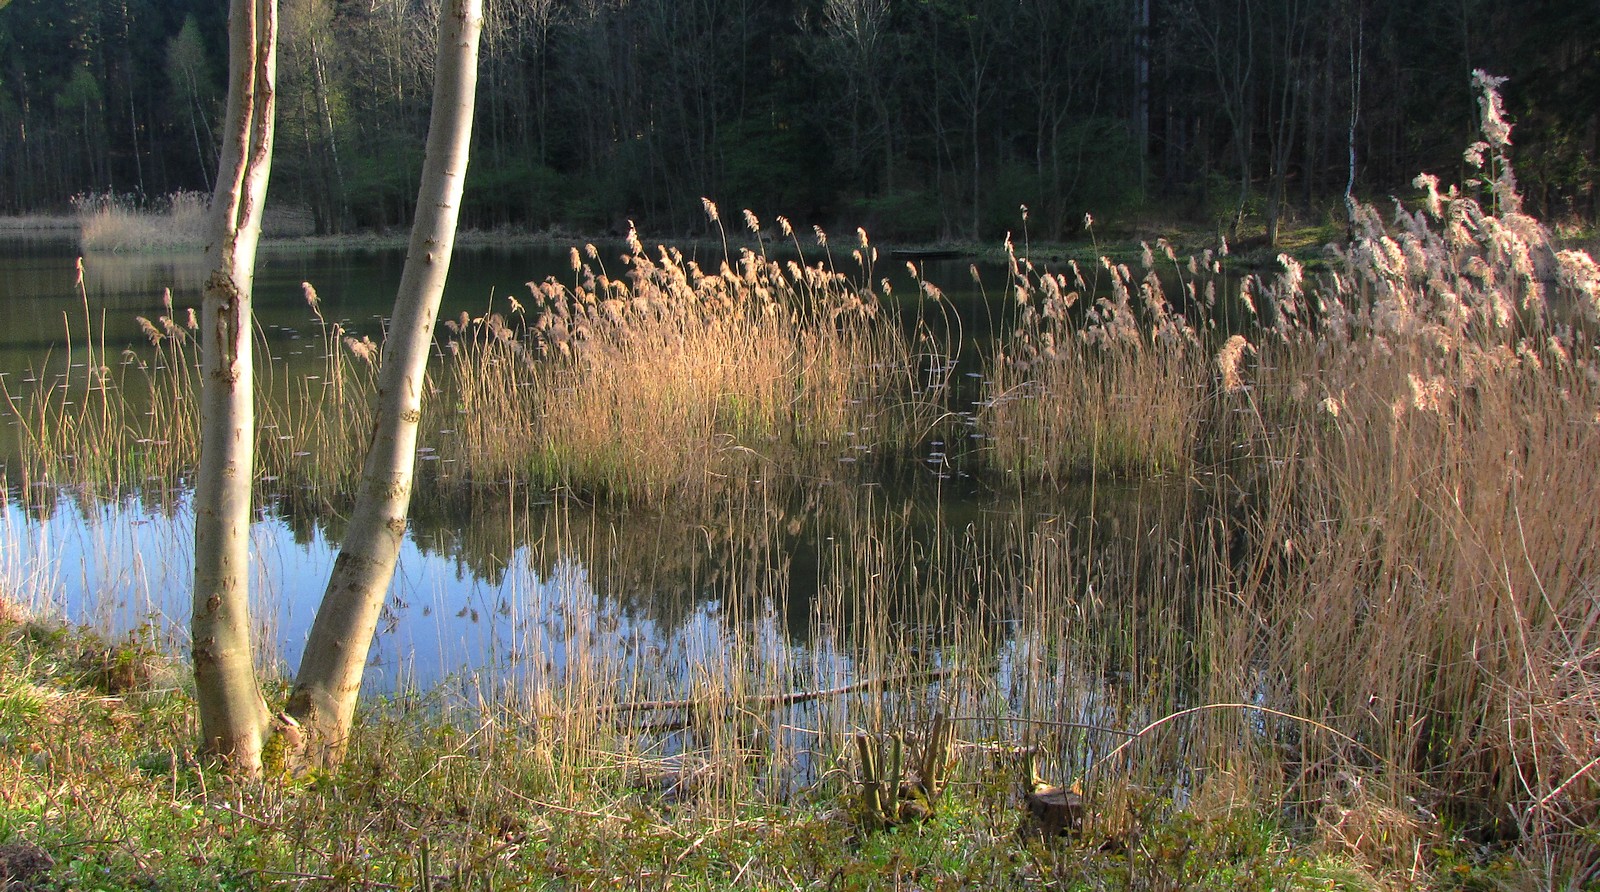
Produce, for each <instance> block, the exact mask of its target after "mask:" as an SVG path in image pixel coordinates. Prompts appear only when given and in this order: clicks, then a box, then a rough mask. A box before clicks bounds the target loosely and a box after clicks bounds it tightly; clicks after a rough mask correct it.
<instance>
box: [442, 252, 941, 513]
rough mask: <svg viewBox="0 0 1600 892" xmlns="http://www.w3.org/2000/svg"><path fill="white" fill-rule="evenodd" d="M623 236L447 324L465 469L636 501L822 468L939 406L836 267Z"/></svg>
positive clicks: (883, 319)
mask: <svg viewBox="0 0 1600 892" xmlns="http://www.w3.org/2000/svg"><path fill="white" fill-rule="evenodd" d="M630 248H631V250H630V252H629V253H628V254H627V255H625V256H624V258H623V265H624V269H623V272H622V274H621V275H620V276H617V277H612V276H610V275H608V274H607V273H606V271H605V269H604V267H603V265H600V264H599V263H598V260H597V257H598V252H596V251H594V250H593V249H592V248H590V249H589V257H588V259H587V260H585V259H583V258H581V257H580V256H579V254H578V252H577V250H576V249H574V250H573V276H574V279H573V282H572V283H571V284H570V285H568V284H565V283H562V282H559V281H556V280H555V279H554V278H551V279H548V280H546V281H544V282H540V283H529V287H530V290H531V292H532V297H531V301H530V303H529V305H528V306H527V307H526V308H524V307H523V306H522V305H521V304H520V303H519V302H516V301H513V302H512V304H513V306H512V311H511V315H510V317H509V319H508V318H507V317H504V316H501V315H498V314H494V313H490V314H487V315H485V316H482V317H478V318H472V317H470V316H468V315H467V314H463V315H462V317H461V318H460V319H459V320H454V321H451V322H447V323H446V325H447V327H449V328H450V330H451V331H452V332H453V333H454V334H455V335H456V336H457V337H456V339H455V340H454V341H453V342H452V343H451V344H450V362H449V365H448V369H449V374H448V376H447V383H446V387H447V389H448V392H449V394H450V396H451V398H453V399H454V401H455V410H456V415H457V417H456V418H454V419H452V420H449V421H448V422H447V423H446V425H445V426H446V427H447V428H453V429H454V431H455V435H454V437H453V440H452V441H450V442H448V443H447V444H446V445H445V447H444V452H445V453H447V454H448V455H449V456H450V457H452V458H457V459H459V461H460V462H461V463H462V465H463V466H465V467H470V470H471V473H473V474H474V475H476V476H478V477H479V478H480V479H490V480H494V479H508V478H514V479H520V480H531V481H533V482H535V483H538V484H547V485H548V484H557V485H562V486H569V487H573V488H576V489H579V490H582V491H591V492H595V491H604V492H608V493H610V494H612V495H614V496H620V497H622V498H624V499H629V500H637V501H647V502H651V501H657V500H659V499H661V498H663V497H665V496H667V495H686V494H694V493H703V492H712V491H716V490H718V489H720V488H722V487H723V485H724V483H725V482H726V481H729V480H742V479H747V478H753V477H761V476H763V475H767V476H772V477H787V476H792V475H794V474H796V473H797V472H801V473H803V470H802V469H804V468H806V467H808V466H811V467H814V466H816V465H818V464H819V463H822V464H824V465H825V466H833V467H837V464H838V462H839V457H840V455H841V454H848V453H850V451H851V449H852V447H860V450H861V452H864V453H873V452H876V453H879V454H883V453H888V454H890V455H893V454H894V453H896V452H897V451H902V450H905V449H908V448H909V447H910V446H911V445H914V444H915V443H916V442H917V440H918V438H919V437H920V436H921V435H922V434H923V433H924V432H925V431H926V430H928V429H929V428H931V427H932V426H933V424H934V423H935V422H936V419H937V418H938V417H939V415H940V412H941V394H940V392H939V389H938V388H919V384H918V382H919V378H920V375H921V365H922V363H923V362H924V360H923V358H922V357H920V356H919V355H917V354H916V353H915V352H914V351H913V347H912V342H911V339H910V338H909V337H908V336H907V335H906V334H905V333H904V332H903V331H902V330H901V328H900V326H899V323H898V321H897V320H895V319H894V318H893V317H892V315H890V314H888V313H886V311H885V309H884V307H883V305H882V303H881V302H880V300H879V298H878V296H877V295H876V294H875V293H874V292H873V291H872V290H871V289H870V288H867V287H864V286H861V285H858V284H857V283H856V282H855V281H854V280H853V279H851V278H850V277H847V276H845V275H843V274H839V273H836V272H834V271H832V270H831V269H829V268H828V266H826V265H825V264H823V263H817V264H813V265H806V264H805V262H804V261H803V260H797V261H788V262H786V263H780V262H778V261H775V260H771V259H769V258H768V257H766V256H765V255H764V254H762V253H758V252H755V251H751V250H748V249H746V250H744V251H742V252H741V254H740V256H739V258H738V260H737V261H736V262H731V263H730V262H723V263H722V264H721V266H720V268H719V269H717V270H715V271H709V272H708V271H706V270H703V269H702V268H701V267H700V265H699V264H698V263H697V262H695V261H693V260H687V259H686V258H685V257H684V256H683V254H682V253H681V252H680V251H678V250H676V249H667V248H661V249H658V251H657V252H656V254H655V256H654V258H652V257H651V256H650V255H649V254H647V253H646V252H645V251H644V250H643V247H642V245H640V244H639V242H638V239H637V237H636V236H635V237H633V238H632V239H631V246H630ZM870 250H871V249H870V247H869V246H867V245H866V244H863V245H862V248H861V251H870ZM858 254H859V252H858ZM524 333H525V336H524ZM852 458H853V455H852ZM828 472H831V468H829V469H828Z"/></svg>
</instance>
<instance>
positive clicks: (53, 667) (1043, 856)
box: [0, 623, 1463, 890]
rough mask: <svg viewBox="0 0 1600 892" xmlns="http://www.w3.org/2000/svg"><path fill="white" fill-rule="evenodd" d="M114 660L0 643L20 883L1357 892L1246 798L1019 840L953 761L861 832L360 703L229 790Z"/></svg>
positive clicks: (73, 649) (151, 672)
mask: <svg viewBox="0 0 1600 892" xmlns="http://www.w3.org/2000/svg"><path fill="white" fill-rule="evenodd" d="M125 646H126V645H115V646H110V647H108V646H107V645H105V644H104V643H102V642H100V641H98V640H96V639H93V638H91V637H85V636H81V635H79V634H76V633H73V632H70V631H50V630H45V629H42V628H40V627H38V626H29V625H21V624H16V623H7V624H6V625H4V626H0V669H3V672H0V679H3V680H0V790H3V791H4V792H3V793H0V851H4V847H6V846H8V845H11V846H21V845H33V846H37V847H39V848H40V849H42V850H43V851H44V852H46V853H48V854H49V855H50V857H51V858H52V859H53V860H54V862H55V866H54V868H53V869H52V870H51V871H50V872H49V874H48V877H47V878H41V877H34V878H31V880H30V881H31V882H34V883H35V887H36V888H63V889H66V888H71V889H106V890H120V889H128V890H146V889H152V888H159V889H180V888H181V889H259V888H273V887H277V886H279V885H284V884H288V885H291V886H294V887H297V888H319V889H320V888H387V887H397V888H402V889H442V888H460V889H480V888H496V889H515V888H550V887H552V886H553V887H558V888H566V887H574V886H575V887H581V888H590V887H596V886H605V887H611V886H622V887H626V888H636V887H642V888H681V889H723V888H804V887H811V886H815V885H823V886H829V887H832V888H840V889H880V888H897V887H902V888H903V887H905V886H908V885H914V886H917V887H919V888H974V889H977V888H1018V889H1022V888H1028V889H1033V888H1040V887H1041V886H1045V887H1049V888H1062V889H1100V888H1151V889H1155V888H1210V889H1218V890H1222V889H1263V890H1265V889H1286V888H1294V889H1326V888H1349V889H1356V888H1372V887H1373V886H1374V875H1373V874H1371V873H1370V872H1368V870H1367V868H1365V867H1363V866H1362V865H1360V864H1359V863H1358V862H1357V861H1354V860H1352V859H1351V858H1349V857H1348V856H1343V855H1340V854H1336V853H1332V852H1329V851H1327V850H1326V847H1324V846H1321V845H1320V844H1319V843H1318V842H1317V841H1316V839H1315V836H1314V834H1313V833H1308V832H1307V828H1304V827H1302V828H1299V829H1296V828H1294V827H1293V826H1292V825H1291V824H1289V823H1288V822H1287V821H1285V820H1284V818H1283V817H1282V815H1281V810H1279V809H1276V808H1275V807H1273V806H1271V805H1268V804H1264V803H1257V802H1229V803H1226V804H1225V805H1224V804H1218V803H1217V802H1213V801H1211V800H1205V801H1201V800H1199V799H1196V801H1195V802H1194V803H1193V804H1192V805H1191V806H1190V807H1187V808H1179V807H1176V806H1174V805H1173V803H1172V802H1171V801H1170V800H1167V799H1162V798H1160V797H1157V796H1153V795H1150V794H1138V795H1136V796H1132V797H1125V799H1126V801H1127V802H1129V803H1131V804H1129V805H1126V806H1125V808H1126V810H1127V811H1128V812H1129V815H1130V817H1129V818H1127V819H1124V820H1123V821H1122V823H1121V825H1119V826H1111V825H1110V824H1109V823H1108V824H1107V826H1105V827H1102V828H1100V829H1099V830H1097V831H1096V832H1095V833H1093V834H1085V835H1084V836H1082V837H1079V838H1075V839H1062V840H1040V839H1037V838H1030V837H1028V836H1027V835H1026V834H1021V833H1019V832H1018V830H1019V827H1020V826H1021V825H1022V823H1023V822H1022V816H1021V812H1020V811H1019V809H1018V808H1017V806H1016V803H1015V792H1014V789H1013V788H1014V787H1015V783H1014V779H1015V775H1014V771H1013V770H1011V769H1001V768H996V767H993V766H992V764H990V763H989V761H988V760H987V759H970V758H969V759H964V760H962V768H961V770H960V771H959V772H958V774H957V776H956V784H955V787H954V788H953V789H952V790H951V791H950V793H949V795H948V797H947V799H946V801H945V803H944V804H945V808H944V809H943V811H941V813H940V814H939V815H937V816H936V817H935V818H934V819H932V820H930V821H928V822H926V823H923V824H916V825H906V826H902V827H899V828H895V829H891V830H888V831H883V832H867V831H865V830H864V829H863V828H862V827H861V826H860V825H859V824H858V823H856V821H855V820H854V819H852V818H851V817H850V814H851V809H850V807H849V802H848V800H849V797H850V796H851V795H852V793H851V784H850V783H849V782H848V780H847V774H844V773H837V774H835V773H830V775H829V776H827V777H825V778H824V779H823V780H821V781H819V782H817V783H815V784H814V785H813V786H811V787H808V788H805V789H802V790H800V791H798V792H796V793H795V794H794V795H792V796H790V797H788V798H786V799H781V800H779V799H773V798H771V797H763V796H761V795H759V793H756V792H750V793H747V794H746V795H745V796H742V797H734V798H733V799H730V800H728V801H721V802H707V801H704V800H702V799H699V798H696V796H694V795H690V796H677V795H672V794H670V793H668V792H667V791H664V790H663V789H662V788H660V787H659V786H655V785H653V784H650V783H642V782H641V777H642V775H641V774H640V773H639V772H638V771H637V770H631V769H618V768H611V769H607V768H605V767H603V765H601V764H600V763H599V762H595V763H593V764H590V765H588V766H581V765H567V766H558V767H557V769H556V771H555V772H554V773H552V772H551V771H550V766H549V765H548V763H545V762H544V761H543V760H542V759H541V758H539V753H541V752H543V751H544V748H543V747H542V746H541V745H540V744H539V743H537V742H536V741H534V740H532V736H533V735H536V732H535V731H534V730H533V729H529V728H527V727H520V726H518V725H516V724H514V723H511V722H509V721H508V719H507V717H506V716H504V715H500V716H498V717H497V715H496V713H494V712H493V711H491V712H490V713H488V714H487V715H485V714H481V713H456V714H453V715H446V714H441V713H439V712H437V711H430V710H429V709H427V708H426V707H427V704H426V703H425V702H419V701H417V700H416V699H414V698H406V697H402V698H397V699H394V700H390V701H387V702H382V703H376V704H372V705H371V706H369V707H368V709H367V710H366V711H365V715H364V718H363V720H362V722H361V723H360V726H359V729H358V731H357V737H356V740H355V741H354V742H353V746H352V750H351V758H350V759H349V761H348V762H347V764H346V765H345V766H344V768H342V769H341V770H340V771H339V772H338V773H337V774H336V775H331V776H316V777H312V778H306V779H301V780H299V781H293V782H287V783H269V784H265V785H251V786H241V785H238V784H236V783H235V782H234V781H232V780H231V779H230V778H229V777H228V776H226V775H225V774H223V773H221V772H219V771H218V770H217V769H216V768H214V767H212V766H207V765H202V764H199V763H197V762H196V761H195V759H194V757H193V754H192V746H193V742H194V739H195V729H194V727H193V718H192V715H193V711H192V704H191V702H190V699H189V695H188V692H187V691H186V690H185V689H184V688H183V687H182V686H181V685H177V686H174V684H173V680H174V679H175V678H176V677H177V674H176V673H174V672H173V668H174V667H171V666H166V665H162V664H160V663H155V662H151V663H147V664H146V668H145V670H144V671H143V673H142V674H141V675H139V676H138V678H137V679H131V680H130V684H128V685H127V686H119V687H117V688H115V690H116V693H109V692H108V691H107V689H106V688H105V687H102V686H97V685H96V683H95V681H94V677H93V674H92V673H88V674H86V673H85V671H84V668H83V667H84V666H85V665H90V664H95V663H97V662H100V661H103V660H104V659H105V658H106V655H107V654H108V653H114V652H116V651H117V650H118V649H119V648H122V647H125ZM135 650H138V651H140V652H141V653H142V649H141V646H138V645H135ZM113 659H115V658H114V657H113ZM141 659H142V657H141ZM419 710H420V711H419ZM634 768H635V769H636V768H637V766H635V767H634ZM1458 857H1460V856H1458ZM1450 863H1451V864H1456V863H1463V862H1460V861H1455V862H1450Z"/></svg>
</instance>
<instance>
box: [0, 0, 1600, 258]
mask: <svg viewBox="0 0 1600 892" xmlns="http://www.w3.org/2000/svg"><path fill="white" fill-rule="evenodd" d="M224 6H225V4H218V3H210V2H201V0H14V2H10V3H8V4H7V5H5V6H4V7H3V9H0V212H4V213H13V214H15V213H20V212H41V211H59V210H64V209H66V208H67V206H68V204H69V202H70V201H71V200H72V199H73V198H74V196H79V197H81V196H101V197H104V196H107V195H111V196H116V197H118V198H119V199H121V200H125V201H128V202H131V203H135V204H147V203H159V202H160V201H161V200H163V199H164V197H165V196H167V195H169V194H170V193H172V192H174V191H176V190H208V189H210V187H211V183H210V182H209V178H210V177H211V176H212V173H211V172H212V171H214V170H215V167H216V157H215V153H216V147H217V144H218V142H219V135H218V134H217V132H216V126H215V124H216V119H217V117H218V116H219V115H220V113H221V105H222V99H223V97H224V94H225V92H226V90H225V86H226V85H225V84H224V83H223V79H224V72H225V70H226V64H225V62H226V47H225V45H224V41H223V37H224V32H225V29H226V22H225V21H224V8H223V7H224ZM489 6H490V8H489V11H488V14H487V15H488V21H487V25H486V32H485V40H484V49H483V57H482V62H481V66H482V72H481V74H482V78H483V88H482V89H481V90H480V91H479V98H478V104H479V109H478V116H477V117H478V122H479V123H478V127H477V129H478V132H477V134H476V138H475V141H474V142H475V145H474V157H473V161H472V169H471V174H470V182H469V184H468V198H467V207H466V211H465V214H464V218H463V223H464V225H466V226H469V227H474V228H495V227H514V228H524V229H533V230H549V229H555V230H557V231H562V230H565V231H571V232H581V233H585V234H603V233H605V232H609V231H613V230H616V231H617V232H618V234H620V233H621V232H623V231H625V229H626V223H625V221H626V220H629V219H632V220H635V221H637V223H638V225H639V226H640V227H641V229H642V230H644V231H649V232H653V233H658V234H661V235H694V234H696V233H699V232H702V231H703V230H704V227H705V225H706V222H705V218H704V215H703V214H702V212H701V203H700V199H701V198H702V197H710V198H712V199H714V200H715V201H717V202H718V203H720V204H721V205H722V206H724V207H734V208H738V207H751V208H754V209H756V210H757V211H758V212H761V213H763V214H768V215H770V214H777V213H782V214H787V215H789V216H791V217H793V218H794V219H797V220H804V221H807V222H812V223H820V224H823V225H830V224H848V225H850V226H855V225H864V226H866V227H867V228H869V229H870V230H872V231H873V232H874V234H876V235H879V236H881V237H887V238H894V239H903V240H939V239H996V238H999V237H1001V236H1003V234H1004V233H1005V232H1007V231H1009V230H1013V229H1017V228H1018V227H1019V226H1020V224H1021V215H1020V210H1019V208H1020V206H1021V205H1027V207H1028V226H1029V229H1030V233H1031V234H1032V235H1033V236H1035V237H1041V238H1049V239H1061V238H1069V237H1071V236H1073V235H1074V234H1075V231H1076V230H1078V229H1080V228H1081V227H1082V221H1083V216H1084V214H1085V213H1086V212H1091V213H1093V214H1094V215H1095V216H1096V217H1098V218H1101V219H1108V220H1117V219H1125V218H1128V217H1130V216H1133V215H1135V214H1138V215H1141V216H1144V217H1149V216H1154V217H1156V218H1158V219H1161V220H1170V221H1188V222H1195V223H1201V224H1205V225H1213V224H1215V225H1217V226H1218V228H1219V229H1222V228H1224V227H1225V228H1226V231H1227V232H1230V233H1236V231H1237V225H1238V224H1239V223H1241V222H1245V223H1248V225H1249V226H1250V227H1251V231H1252V232H1253V233H1255V234H1257V235H1258V236H1259V235H1262V234H1264V235H1265V237H1266V238H1267V239H1268V241H1272V240H1273V239H1275V237H1276V233H1277V228H1278V226H1279V224H1280V221H1283V220H1302V221H1310V222H1313V223H1315V222H1320V221H1321V220H1323V219H1325V218H1328V219H1332V218H1333V217H1342V212H1341V210H1340V209H1341V208H1342V207H1343V196H1344V195H1345V193H1346V191H1347V189H1348V190H1352V191H1354V192H1355V193H1357V194H1364V195H1385V194H1391V193H1405V192H1408V191H1409V183H1410V180H1411V178H1412V177H1413V176H1414V175H1415V174H1416V172H1417V171H1423V170H1425V171H1431V172H1435V173H1438V174H1440V175H1442V176H1447V177H1449V178H1452V179H1453V178H1455V177H1456V175H1458V174H1460V173H1462V171H1463V170H1464V168H1463V162H1462V159H1461V150H1460V147H1461V146H1462V145H1464V144H1466V143H1467V142H1468V141H1469V138H1470V137H1472V135H1473V132H1474V130H1473V128H1474V126H1475V123H1474V122H1475V119H1474V115H1473V104H1472V92H1471V88H1470V84H1469V74H1470V72H1471V71H1472V70H1473V69H1477V68H1481V69H1485V70H1487V71H1490V72H1493V73H1496V74H1499V75H1502V76H1506V77H1508V78H1509V81H1508V83H1507V85H1506V87H1505V88H1504V92H1505V95H1506V102H1507V107H1508V109H1510V111H1511V112H1512V114H1513V116H1514V118H1515V121H1516V124H1517V128H1518V134H1519V145H1518V147H1517V155H1516V159H1515V161H1516V163H1517V166H1518V170H1519V171H1520V172H1521V175H1522V177H1523V182H1524V188H1525V191H1526V192H1527V193H1528V195H1529V198H1530V201H1531V204H1532V209H1533V210H1534V211H1535V212H1536V213H1539V214H1541V215H1542V216H1544V217H1546V218H1550V219H1555V220H1564V219H1570V220H1574V221H1578V222H1583V223H1587V224H1590V225H1592V224H1593V223H1594V221H1595V219H1596V213H1597V207H1600V206H1597V204H1596V199H1595V195H1594V183H1595V177H1596V170H1597V153H1596V141H1597V129H1600V128H1597V117H1596V109H1597V108H1600V105H1597V103H1595V102H1594V101H1593V97H1594V96H1596V95H1600V9H1597V8H1596V6H1595V4H1594V3H1592V2H1586V0H1532V2H1509V0H1417V2H1406V3H1392V2H1379V0H1003V2H1002V0H497V2H494V3H491V4H490V5H489ZM436 10H437V3H435V2H430V0H285V2H284V3H283V17H284V21H283V25H282V29H283V33H282V53H281V57H280V59H279V93H280V109H281V110H280V121H279V145H280V152H279V153H278V158H277V161H276V170H275V176H274V194H275V201H274V204H276V205H278V206H279V207H280V208H284V207H290V208H294V206H296V205H298V206H299V207H298V208H295V209H296V210H297V211H298V212H299V216H300V217H301V218H302V220H303V221H306V222H307V223H309V225H311V226H314V228H315V230H316V231H318V232H323V233H338V232H346V231H352V230H380V231H381V230H384V229H387V228H391V227H397V226H402V225H404V224H405V223H406V222H407V221H408V220H409V219H410V214H411V208H410V204H411V203H412V202H413V201H414V200H415V199H414V195H413V191H414V184H415V183H416V181H417V176H418V173H419V171H420V167H421V161H422V145H423V136H424V132H425V130H426V127H427V113H428V101H427V100H428V90H429V85H430V84H431V78H432V73H431V71H430V67H431V65H432V58H433V57H432V53H431V50H430V47H429V41H430V39H431V35H432V33H433V17H434V16H435V15H436ZM1330 215H1331V216H1330ZM302 225H306V223H303V224H302Z"/></svg>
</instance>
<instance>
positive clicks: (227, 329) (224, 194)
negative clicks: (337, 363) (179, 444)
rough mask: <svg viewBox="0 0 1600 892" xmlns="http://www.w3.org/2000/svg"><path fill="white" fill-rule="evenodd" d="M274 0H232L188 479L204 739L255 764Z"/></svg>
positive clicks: (235, 761)
mask: <svg viewBox="0 0 1600 892" xmlns="http://www.w3.org/2000/svg"><path fill="white" fill-rule="evenodd" d="M277 17H278V8H277V0H233V2H232V6H231V8H230V11H229V24H228V32H229V63H228V68H229V77H228V110H227V116H226V118H225V122H226V127H227V130H226V132H225V133H224V135H223V148H222V157H221V159H220V160H219V163H218V173H217V187H216V192H215V194H214V196H213V198H212V214H213V222H212V226H213V235H212V245H213V247H214V249H215V250H216V252H217V253H216V258H217V266H216V268H215V269H214V270H213V271H212V273H211V277H210V278H209V279H208V280H207V281H206V287H205V296H204V300H203V302H202V304H201V313H202V316H201V319H202V321H201V326H200V328H201V351H202V352H201V385H200V429H201V437H200V470H199V473H198V476H197V477H196V479H195V495H194V506H195V536H194V547H195V560H194V613H193V617H192V619H191V622H190V632H191V638H192V641H193V644H192V648H193V657H194V675H195V699H196V702H197V705H198V707H199V712H200V736H201V747H202V749H203V750H204V751H205V752H207V753H209V754H212V755H216V756H220V757H222V758H224V759H225V760H227V761H228V762H230V763H231V764H232V765H233V766H234V767H235V768H236V769H238V770H240V771H243V772H244V773H247V774H258V773H259V772H260V770H261V748H262V743H263V741H264V739H265V736H266V730H267V724H268V711H267V705H266V702H265V701H264V700H263V699H262V697H261V691H260V688H259V686H258V685H257V683H256V676H255V662H254V657H253V654H252V650H251V641H250V585H249V571H250V567H249V543H250V486H251V483H252V478H253V476H254V463H255V455H254V440H255V408H254V405H253V404H252V401H251V400H252V388H253V381H252V374H251V355H250V334H251V332H250V320H251V309H250V297H251V288H252V283H253V280H254V273H255V256H256V243H257V241H258V240H259V239H260V236H261V208H262V203H263V202H264V201H265V200H266V195H267V177H268V174H269V172H270V170H271V165H272V125H273V116H274V111H275V110H274V106H275V101H276V100H275V96H274V95H273V88H274V79H275V55H276V50H277Z"/></svg>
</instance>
